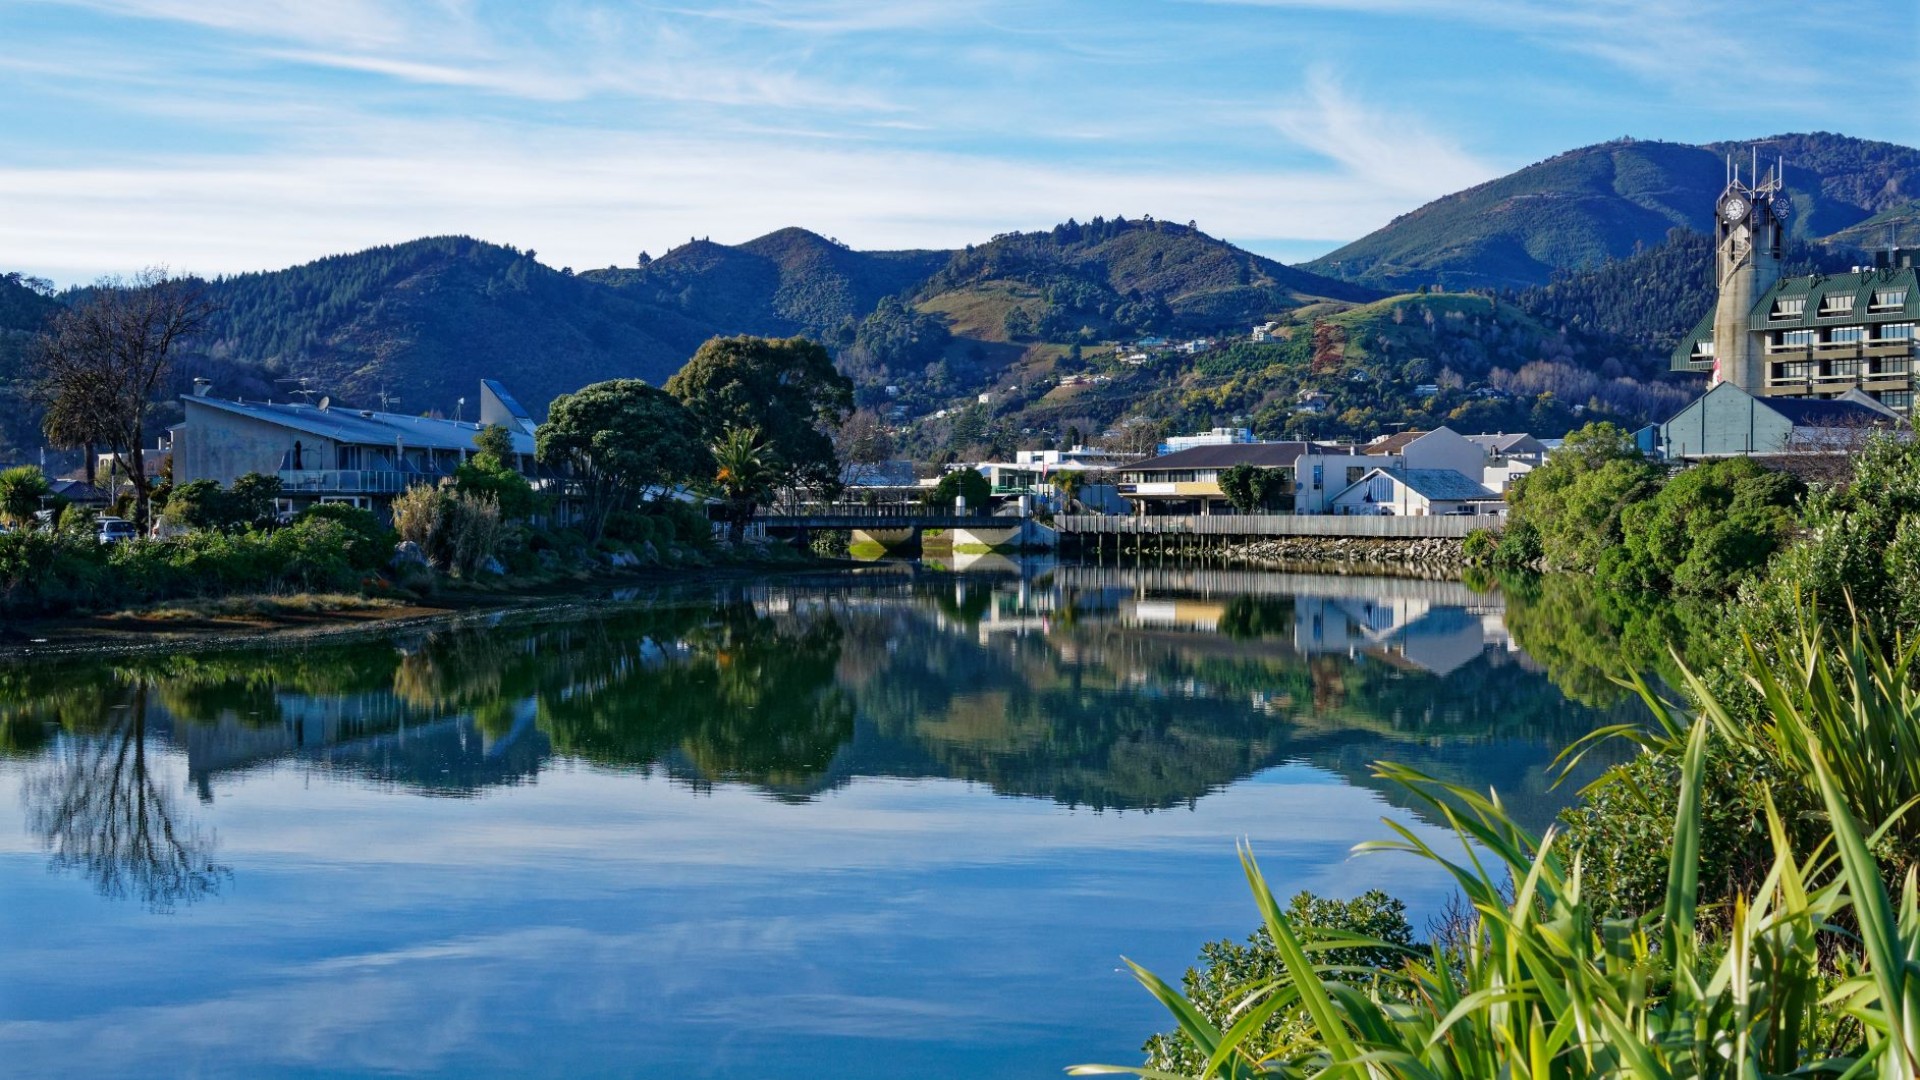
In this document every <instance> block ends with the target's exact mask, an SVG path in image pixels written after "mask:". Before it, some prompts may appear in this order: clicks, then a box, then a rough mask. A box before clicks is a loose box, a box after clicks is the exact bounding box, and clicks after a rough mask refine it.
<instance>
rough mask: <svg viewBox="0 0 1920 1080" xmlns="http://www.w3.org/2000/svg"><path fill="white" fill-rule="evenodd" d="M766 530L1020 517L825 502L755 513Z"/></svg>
mask: <svg viewBox="0 0 1920 1080" xmlns="http://www.w3.org/2000/svg"><path fill="white" fill-rule="evenodd" d="M753 520H754V521H756V522H758V523H760V524H762V525H765V526H766V527H768V528H769V529H965V528H969V527H977V528H1008V527H1011V526H1014V525H1018V524H1019V522H1020V519H1019V518H1014V517H999V516H996V515H994V514H992V513H989V512H988V511H986V510H975V509H971V508H969V509H966V510H961V511H957V512H956V511H955V510H954V509H953V508H952V507H950V506H903V505H893V506H867V505H865V504H862V503H828V504H823V505H814V506H802V507H794V508H792V509H780V508H774V507H769V508H767V509H766V510H763V511H761V512H760V513H759V514H756V515H755V516H754V519H753Z"/></svg>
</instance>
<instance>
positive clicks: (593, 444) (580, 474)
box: [534, 372, 832, 539]
mask: <svg viewBox="0 0 1920 1080" xmlns="http://www.w3.org/2000/svg"><path fill="white" fill-rule="evenodd" d="M682 374H684V372H683V373H682ZM676 377H677V376H676ZM822 439H823V440H824V439H825V436H822ZM534 453H535V455H536V456H537V457H538V458H539V459H540V460H541V461H542V462H544V463H546V464H549V465H553V466H556V467H558V468H561V469H564V470H565V471H566V474H567V475H566V479H567V482H568V484H569V487H570V490H572V491H574V492H576V493H577V497H578V499H579V507H580V523H581V525H582V526H583V527H585V529H586V531H587V533H588V535H590V536H592V537H594V538H595V539H598V538H599V536H600V534H601V533H602V532H603V531H605V529H606V525H607V516H608V515H609V514H611V513H612V512H613V511H614V510H616V509H618V508H620V507H623V506H631V505H633V504H635V503H637V502H639V501H640V499H641V498H642V496H643V495H644V494H645V493H646V491H647V489H649V488H665V487H671V486H673V485H676V484H685V483H691V482H694V481H698V480H705V479H706V478H707V477H709V476H711V475H713V458H712V455H711V454H709V453H708V451H707V446H706V441H705V440H704V439H702V438H701V430H700V421H699V419H698V417H696V416H695V415H694V414H693V413H692V412H691V411H690V410H688V409H687V408H686V407H685V406H683V405H681V404H680V402H679V401H677V400H675V398H674V397H673V396H671V395H669V394H667V393H666V392H664V391H662V390H658V389H655V388H654V387H651V386H648V385H647V384H646V383H644V382H641V381H640V380H639V379H611V380H608V381H607V382H599V383H594V384H592V385H591V386H585V387H582V388H581V389H579V390H577V391H575V392H574V393H571V394H562V395H560V396H559V397H557V398H555V399H553V403H552V404H551V405H549V406H548V408H547V422H546V423H544V424H541V425H540V427H539V429H538V430H537V431H535V432H534ZM827 453H828V455H829V457H831V455H832V447H831V446H829V447H828V450H827Z"/></svg>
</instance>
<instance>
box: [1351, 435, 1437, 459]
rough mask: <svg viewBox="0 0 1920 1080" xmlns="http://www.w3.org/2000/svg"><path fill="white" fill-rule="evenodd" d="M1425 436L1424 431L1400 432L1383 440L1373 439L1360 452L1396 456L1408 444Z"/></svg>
mask: <svg viewBox="0 0 1920 1080" xmlns="http://www.w3.org/2000/svg"><path fill="white" fill-rule="evenodd" d="M1425 434H1426V432H1424V431H1402V432H1399V433H1397V434H1393V435H1388V436H1386V437H1385V438H1381V439H1375V440H1374V441H1372V442H1370V443H1368V444H1367V445H1365V446H1363V447H1361V448H1360V452H1361V453H1363V454H1397V453H1399V452H1400V451H1402V450H1405V449H1406V448H1407V444H1408V443H1410V442H1412V441H1414V440H1415V439H1418V438H1419V437H1420V436H1422V435H1425Z"/></svg>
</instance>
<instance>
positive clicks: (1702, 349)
mask: <svg viewBox="0 0 1920 1080" xmlns="http://www.w3.org/2000/svg"><path fill="white" fill-rule="evenodd" d="M1712 355H1713V339H1712V338H1701V339H1700V340H1699V341H1697V342H1695V343H1694V346H1693V357H1694V359H1696V360H1698V359H1700V358H1701V357H1703V356H1712Z"/></svg>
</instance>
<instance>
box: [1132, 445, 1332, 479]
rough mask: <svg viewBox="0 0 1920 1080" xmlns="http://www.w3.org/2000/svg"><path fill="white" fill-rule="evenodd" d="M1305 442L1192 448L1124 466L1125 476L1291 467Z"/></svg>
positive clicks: (1305, 446) (1303, 449)
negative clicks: (1196, 470) (1144, 473)
mask: <svg viewBox="0 0 1920 1080" xmlns="http://www.w3.org/2000/svg"><path fill="white" fill-rule="evenodd" d="M1306 448H1307V444H1306V443H1303V442H1274V443H1222V444H1219V445H1216V446H1191V447H1188V448H1187V449H1185V450H1176V451H1174V452H1173V453H1171V454H1167V455H1165V456H1163V457H1157V458H1150V459H1148V460H1146V461H1139V462H1135V463H1133V464H1132V465H1122V466H1120V469H1121V471H1122V472H1171V471H1173V470H1177V469H1230V468H1232V467H1233V466H1235V465H1257V466H1259V467H1261V468H1263V469H1271V468H1274V467H1276V466H1280V465H1291V464H1293V463H1294V461H1295V460H1297V459H1298V458H1299V457H1300V455H1301V454H1302V453H1304V452H1305V451H1306Z"/></svg>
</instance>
